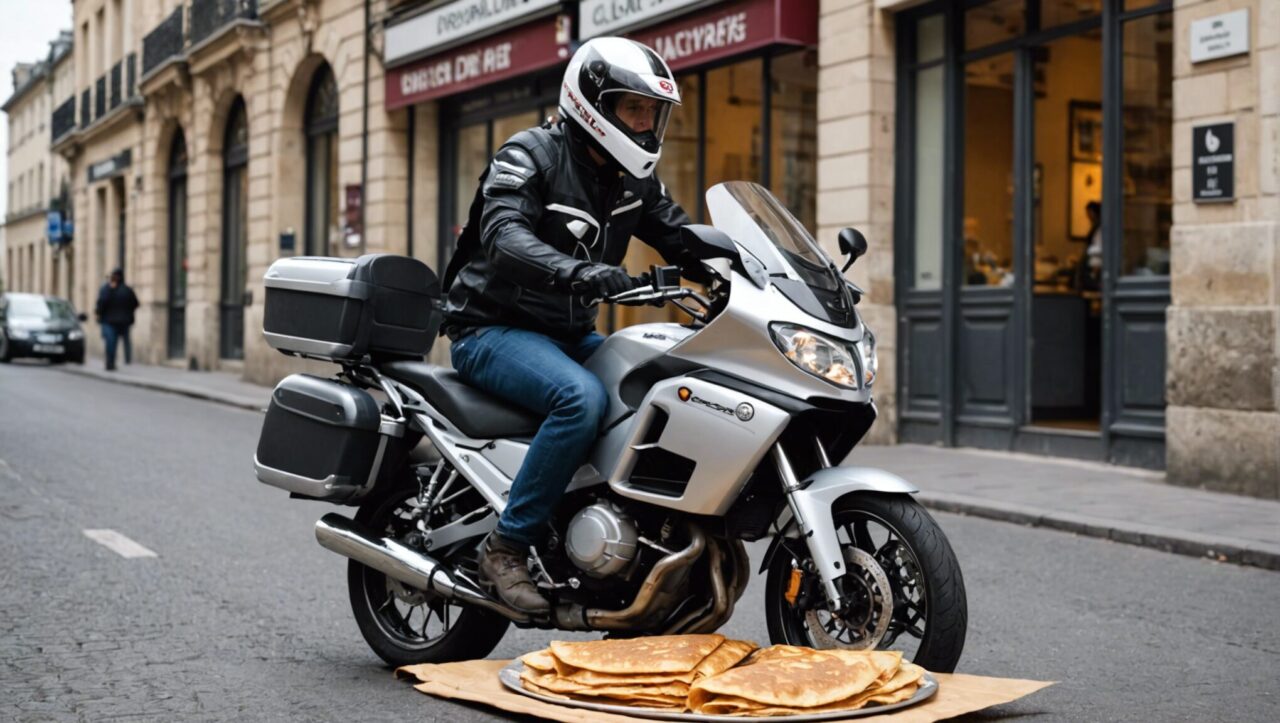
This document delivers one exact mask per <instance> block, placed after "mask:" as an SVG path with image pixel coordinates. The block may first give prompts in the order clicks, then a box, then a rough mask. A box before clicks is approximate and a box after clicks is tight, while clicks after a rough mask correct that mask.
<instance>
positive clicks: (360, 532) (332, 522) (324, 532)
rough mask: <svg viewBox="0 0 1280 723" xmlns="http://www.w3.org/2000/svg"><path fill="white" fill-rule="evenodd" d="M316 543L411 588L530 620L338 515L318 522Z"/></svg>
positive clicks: (428, 559) (427, 560) (438, 566)
mask: <svg viewBox="0 0 1280 723" xmlns="http://www.w3.org/2000/svg"><path fill="white" fill-rule="evenodd" d="M316 542H319V543H320V546H321V547H323V548H325V549H326V550H332V551H333V552H336V553H338V554H339V555H342V556H343V557H347V558H350V559H352V560H355V561H356V562H358V563H360V564H361V565H364V566H366V567H370V568H373V569H374V570H377V571H378V572H380V573H382V574H384V575H386V576H387V577H390V578H392V579H394V580H397V581H399V582H402V583H404V584H406V585H408V586H410V587H414V588H417V589H419V590H426V591H428V592H433V593H435V594H437V595H440V596H442V597H445V598H448V599H450V600H457V601H458V602H460V603H463V604H466V605H474V606H476V607H481V608H485V609H486V610H491V611H493V612H495V613H497V614H499V615H501V616H503V617H504V618H507V619H508V620H511V621H513V622H517V623H526V622H528V621H529V616H528V615H525V614H524V613H522V612H520V611H518V610H514V609H512V608H509V607H507V606H506V605H503V604H502V603H500V602H498V601H496V600H493V599H492V598H490V597H489V596H488V595H485V594H484V592H483V591H481V590H480V589H479V588H478V587H476V586H474V585H473V584H472V583H471V582H470V581H467V580H462V579H459V578H457V577H454V576H453V575H452V574H450V572H449V570H448V569H447V568H446V567H445V566H444V565H441V564H440V563H439V562H437V561H436V560H434V559H433V558H431V557H429V556H427V555H424V554H422V553H420V552H418V551H416V550H414V549H412V548H410V547H408V546H406V545H404V544H402V543H400V542H397V541H396V540H393V539H391V538H389V537H382V536H379V535H376V534H374V533H372V532H370V531H369V530H368V529H366V528H365V527H364V526H363V525H360V524H359V523H357V522H355V521H353V520H350V519H348V518H346V517H343V516H342V515H339V514H337V513H336V512H331V513H329V514H327V515H325V516H324V517H322V518H320V520H319V521H317V522H316Z"/></svg>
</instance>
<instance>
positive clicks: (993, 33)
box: [895, 0, 1172, 467]
mask: <svg viewBox="0 0 1280 723" xmlns="http://www.w3.org/2000/svg"><path fill="white" fill-rule="evenodd" d="M1171 5H1172V3H1171V2H1148V3H1143V4H1142V6H1141V7H1136V8H1133V9H1130V6H1133V3H1129V4H1128V5H1126V4H1125V3H1124V2H1122V0H1070V1H1069V2H1068V1H1067V0H988V1H986V2H983V1H982V0H974V1H972V2H967V3H943V2H933V3H929V4H926V5H923V6H921V7H920V8H919V9H918V10H913V11H910V12H908V13H904V14H903V15H902V16H900V18H901V19H902V20H903V22H901V24H900V25H899V29H900V34H899V51H898V56H899V77H900V78H901V79H902V82H901V83H900V87H899V97H898V105H899V108H900V109H901V110H900V113H899V127H898V148H899V152H898V174H897V175H898V179H899V180H898V196H897V201H896V203H897V205H898V208H899V213H895V217H896V218H897V219H898V221H897V222H896V223H897V228H896V229H895V235H896V236H897V237H898V238H899V239H900V241H899V247H898V252H897V253H896V254H895V263H896V264H897V267H898V268H897V270H896V274H897V279H898V290H897V291H896V295H897V305H898V309H899V319H900V322H899V324H900V328H899V338H900V340H901V343H900V355H899V364H900V366H899V380H900V381H899V385H900V387H899V398H900V400H901V401H900V412H901V416H900V425H899V431H900V434H901V437H902V439H903V440H904V441H920V442H942V443H944V444H948V445H957V446H976V447H985V448H994V449H1009V450H1017V451H1026V452H1034V453H1042V454H1052V455H1063V456H1074V457H1083V458H1089V459H1103V460H1109V461H1113V462H1119V463H1125V464H1136V465H1142V466H1150V467H1161V466H1163V461H1164V460H1163V457H1164V447H1163V445H1164V398H1163V378H1164V347H1165V344H1164V309H1165V307H1166V306H1167V305H1168V303H1169V276H1168V274H1169V269H1168V261H1167V260H1168V229H1169V226H1170V225H1171V218H1170V216H1169V213H1170V212H1171V210H1172V183H1171V180H1170V179H1171V176H1172V163H1171V149H1172V140H1171V138H1172V132H1171V131H1172V113H1171V109H1172V103H1171V102H1169V101H1170V100H1171V98H1172V71H1171V68H1172V45H1171V38H1172V12H1171V11H1172V8H1171ZM939 118H940V119H941V122H940V123H939ZM1130 159H1133V160H1130ZM1131 247H1137V248H1135V249H1134V251H1128V250H1127V249H1129V248H1131ZM1135 266H1136V267H1137V270H1135V268H1134V267H1135ZM1130 299H1132V301H1130Z"/></svg>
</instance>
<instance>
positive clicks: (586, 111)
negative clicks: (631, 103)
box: [560, 38, 680, 178]
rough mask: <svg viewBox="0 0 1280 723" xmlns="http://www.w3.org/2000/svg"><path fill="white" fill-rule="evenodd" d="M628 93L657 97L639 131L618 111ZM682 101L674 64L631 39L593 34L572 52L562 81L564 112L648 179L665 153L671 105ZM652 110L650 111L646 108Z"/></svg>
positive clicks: (624, 164)
mask: <svg viewBox="0 0 1280 723" xmlns="http://www.w3.org/2000/svg"><path fill="white" fill-rule="evenodd" d="M626 93H634V94H636V95H638V96H643V97H644V98H652V99H654V100H656V101H658V102H657V103H656V104H645V105H642V106H637V107H640V108H642V109H643V108H644V107H645V106H652V112H653V116H652V118H649V119H648V122H647V123H643V124H642V126H643V125H647V127H642V128H641V130H640V131H635V130H632V126H631V125H628V124H627V123H625V122H623V121H622V120H621V119H620V118H619V117H618V114H617V112H616V111H617V108H618V101H619V100H621V99H622V98H623V96H624V94H626ZM677 105H680V89H679V88H677V87H676V81H675V78H674V77H672V75H671V68H669V67H667V63H666V61H664V60H663V59H662V57H661V56H659V55H658V54H657V53H655V52H653V50H652V49H650V48H649V47H647V46H645V45H641V44H640V43H637V42H635V41H634V40H627V39H626V38H593V39H591V40H588V41H587V42H585V43H583V44H582V47H580V48H578V52H576V53H574V54H573V59H572V60H570V61H569V67H568V69H566V70H565V72H564V82H563V83H562V84H561V85H560V114H561V116H562V117H565V118H571V119H573V122H575V123H577V124H578V125H579V126H581V127H582V129H583V130H584V131H585V132H586V135H587V137H588V138H590V139H591V140H592V141H593V142H594V143H595V144H597V145H598V148H599V149H600V150H602V151H603V152H604V153H605V154H606V155H607V156H608V157H610V158H612V159H613V160H614V161H615V162H617V164H618V165H620V166H622V168H623V169H624V170H626V171H627V173H630V174H631V175H633V176H635V177H636V178H646V177H648V176H649V175H650V174H651V173H653V167H654V165H656V164H657V163H658V158H660V157H661V156H662V135H663V133H665V132H666V130H667V121H668V120H670V118H671V109H672V107H674V106H677ZM646 112H647V111H646Z"/></svg>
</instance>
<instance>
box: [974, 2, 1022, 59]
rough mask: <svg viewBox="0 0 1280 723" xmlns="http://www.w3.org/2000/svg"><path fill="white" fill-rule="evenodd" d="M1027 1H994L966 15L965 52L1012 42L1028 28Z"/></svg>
mask: <svg viewBox="0 0 1280 723" xmlns="http://www.w3.org/2000/svg"><path fill="white" fill-rule="evenodd" d="M1025 1H1026V0H992V1H991V2H989V3H986V4H985V5H980V6H978V7H975V8H972V9H970V10H969V11H967V12H966V13H965V15H964V47H965V50H972V49H974V48H981V47H983V46H985V45H991V44H993V43H999V42H1001V41H1004V40H1012V39H1013V38H1016V37H1018V36H1020V35H1022V33H1023V31H1024V30H1026V28H1027V20H1026V14H1025V12H1026V10H1025Z"/></svg>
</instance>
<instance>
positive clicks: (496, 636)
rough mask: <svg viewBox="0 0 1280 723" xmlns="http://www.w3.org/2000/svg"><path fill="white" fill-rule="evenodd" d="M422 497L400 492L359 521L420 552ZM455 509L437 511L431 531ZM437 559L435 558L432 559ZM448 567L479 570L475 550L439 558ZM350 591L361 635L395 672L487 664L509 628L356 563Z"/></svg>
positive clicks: (350, 567)
mask: <svg viewBox="0 0 1280 723" xmlns="http://www.w3.org/2000/svg"><path fill="white" fill-rule="evenodd" d="M417 496H418V492H417V490H416V489H408V488H401V489H398V490H396V491H394V492H392V493H391V494H389V495H385V496H383V497H382V498H381V499H379V500H376V501H371V502H366V503H365V504H364V505H363V506H362V507H361V508H360V510H359V512H357V513H356V521H357V522H359V523H361V524H363V525H364V526H366V527H368V528H369V529H371V530H375V531H382V533H383V534H384V535H386V536H387V537H392V538H395V539H397V540H399V541H401V542H403V543H405V544H407V545H409V546H411V547H414V548H415V549H420V547H419V545H418V544H416V542H415V538H417V539H420V536H419V533H418V532H417V519H418V517H419V515H417V514H415V513H416V512H417V509H416V502H417ZM451 516H452V512H451V511H450V508H445V509H443V510H435V511H433V513H432V517H440V518H441V519H430V520H428V524H429V525H437V524H444V523H446V522H448V521H449V517H451ZM433 557H436V556H435V555H433ZM436 559H437V560H439V561H440V562H441V563H444V564H445V565H447V566H448V567H451V568H452V567H454V566H455V565H456V566H461V567H462V568H464V569H468V570H471V569H474V567H475V551H474V548H473V547H472V548H471V549H467V547H466V546H463V547H462V549H459V550H456V551H454V553H453V554H451V555H448V554H447V555H444V556H441V557H436ZM347 590H348V593H349V596H350V599H351V611H352V613H353V614H354V615H355V618H356V623H357V624H358V625H359V626H360V633H361V634H362V635H364V639H365V641H366V642H367V643H369V647H370V648H372V649H373V652H375V653H377V654H378V657H380V658H382V659H383V660H385V661H386V662H387V663H388V664H390V665H393V666H401V665H414V664H418V663H447V662H453V661H457V660H468V659H471V658H483V657H484V656H486V655H488V654H489V653H490V652H492V651H493V649H494V648H495V647H497V646H498V642H499V641H501V640H502V636H503V634H504V633H506V631H507V626H508V625H510V622H509V621H508V620H507V619H506V618H503V617H501V616H499V615H495V614H493V613H491V612H489V611H487V610H479V609H477V608H472V607H465V606H461V605H457V604H455V603H452V602H450V601H449V600H446V599H444V598H442V597H440V596H439V595H437V594H435V593H432V592H426V591H423V590H418V589H416V588H412V587H409V586H407V585H405V584H403V583H400V582H398V581H396V580H393V579H391V578H389V577H387V576H386V575H384V574H383V573H381V572H378V571H377V570H374V569H372V568H369V567H366V566H364V565H362V564H360V563H358V562H356V561H354V560H351V561H349V562H348V564H347Z"/></svg>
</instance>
